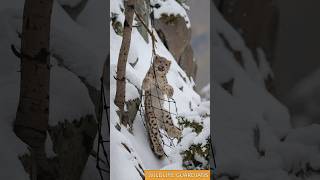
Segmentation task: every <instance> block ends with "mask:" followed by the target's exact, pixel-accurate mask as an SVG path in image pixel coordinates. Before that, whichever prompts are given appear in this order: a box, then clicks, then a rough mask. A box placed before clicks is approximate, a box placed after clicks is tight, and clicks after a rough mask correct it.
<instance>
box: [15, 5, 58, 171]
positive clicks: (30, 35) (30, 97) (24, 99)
mask: <svg viewBox="0 0 320 180" xmlns="http://www.w3.org/2000/svg"><path fill="white" fill-rule="evenodd" d="M52 6H53V1H52V0H46V1H43V0H26V2H25V6H24V15H23V28H22V38H21V46H22V48H21V79H20V101H19V106H18V110H17V115H16V120H15V122H14V131H15V133H16V135H17V136H18V137H19V138H20V139H21V140H22V141H24V142H25V143H26V144H28V145H29V146H30V147H31V149H32V155H33V156H34V158H35V161H36V166H37V167H38V168H37V169H38V171H41V167H43V166H45V164H46V161H45V158H46V155H45V151H44V143H45V139H46V131H47V127H48V120H49V83H50V63H49V57H50V56H49V38H50V24H51V13H52ZM40 14H41V15H40ZM36 173H37V174H38V172H36ZM32 175H33V176H37V175H36V174H32Z"/></svg>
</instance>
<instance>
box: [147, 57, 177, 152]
mask: <svg viewBox="0 0 320 180" xmlns="http://www.w3.org/2000/svg"><path fill="white" fill-rule="evenodd" d="M170 65H171V61H169V60H167V59H166V58H164V57H161V56H158V55H157V56H155V58H154V61H153V64H152V65H151V67H150V69H149V71H148V72H147V74H146V76H145V78H144V80H143V83H142V89H143V90H144V92H145V96H144V107H145V120H146V124H147V128H148V133H149V139H150V145H151V149H152V150H153V152H154V154H155V155H156V156H157V157H158V158H162V157H163V156H164V155H165V152H164V150H163V147H162V139H161V136H160V129H163V130H165V131H166V132H167V135H168V136H170V137H172V138H179V137H180V136H181V130H180V129H179V128H178V127H176V126H175V125H174V124H173V122H172V118H171V114H170V113H169V112H168V111H167V110H165V109H164V108H163V101H164V98H165V95H167V97H168V98H171V97H172V95H173V88H172V86H170V85H169V84H168V81H167V77H166V75H167V73H168V71H169V68H170Z"/></svg>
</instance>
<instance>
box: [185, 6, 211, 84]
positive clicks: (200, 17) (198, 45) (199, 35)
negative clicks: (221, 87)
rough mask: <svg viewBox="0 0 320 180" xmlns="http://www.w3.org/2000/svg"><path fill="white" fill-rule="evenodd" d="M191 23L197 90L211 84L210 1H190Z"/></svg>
mask: <svg viewBox="0 0 320 180" xmlns="http://www.w3.org/2000/svg"><path fill="white" fill-rule="evenodd" d="M187 4H188V5H189V6H190V11H188V13H189V17H190V21H191V29H192V37H191V45H192V47H193V51H194V57H195V59H196V61H197V65H198V68H197V75H196V79H195V81H196V84H197V85H196V90H201V89H202V88H203V87H204V86H205V85H207V84H208V83H209V82H210V1H209V0H188V1H187Z"/></svg>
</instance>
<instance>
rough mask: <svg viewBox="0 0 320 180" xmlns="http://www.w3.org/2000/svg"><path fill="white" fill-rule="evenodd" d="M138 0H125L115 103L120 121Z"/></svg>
mask: <svg viewBox="0 0 320 180" xmlns="http://www.w3.org/2000/svg"><path fill="white" fill-rule="evenodd" d="M135 3H136V0H127V1H125V21H124V28H123V39H122V44H121V48H120V53H119V58H118V66H117V89H116V97H115V100H114V103H115V105H116V106H118V108H119V113H118V114H119V116H120V122H121V123H122V122H123V121H124V117H125V116H124V102H125V92H126V84H125V83H126V79H125V76H126V65H127V60H128V53H129V48H130V41H131V32H132V23H133V16H134V8H135V7H134V6H135Z"/></svg>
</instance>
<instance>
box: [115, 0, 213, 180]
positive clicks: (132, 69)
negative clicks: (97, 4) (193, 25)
mask: <svg viewBox="0 0 320 180" xmlns="http://www.w3.org/2000/svg"><path fill="white" fill-rule="evenodd" d="M157 2H159V3H163V4H161V7H162V8H159V9H158V10H157V11H156V12H155V16H156V17H160V15H161V14H162V13H168V14H170V13H174V14H177V13H181V15H182V17H185V20H186V23H187V24H189V23H190V22H189V19H188V17H187V14H186V12H185V10H184V9H183V7H182V6H180V5H179V4H178V3H177V2H176V1H174V0H170V1H166V2H162V1H157ZM152 3H155V1H154V2H152ZM168 5H170V6H168ZM120 7H123V4H122V3H121V1H118V0H111V13H117V14H118V21H120V22H123V19H124V16H123V13H122V12H121V11H120ZM169 7H170V8H169ZM188 26H189V25H188ZM150 29H152V27H151V26H150ZM154 32H155V31H154ZM155 35H156V39H157V43H156V53H157V54H158V55H160V56H163V57H165V58H167V59H168V60H170V61H171V62H172V63H171V67H170V70H169V73H168V75H167V78H168V82H169V84H170V85H171V86H173V88H174V95H173V99H174V100H175V101H176V103H177V112H176V111H175V107H174V105H173V104H171V106H170V111H171V112H174V113H178V115H185V116H187V117H192V116H194V117H199V116H200V114H201V113H203V111H206V112H207V113H208V114H209V109H210V107H209V106H208V105H207V106H204V105H201V104H203V102H201V98H200V96H199V95H198V94H197V93H196V92H195V91H194V90H193V87H194V82H193V80H192V79H189V78H188V77H187V75H186V73H185V72H184V71H183V70H182V69H181V68H180V67H179V65H178V64H177V63H176V61H175V59H174V58H173V56H172V54H171V53H170V52H169V51H168V50H167V49H166V47H165V46H164V45H163V43H162V42H161V40H160V38H159V37H158V36H157V34H155ZM121 41H122V37H121V36H119V35H117V34H116V33H115V31H114V29H113V28H112V26H110V44H111V49H110V52H111V58H110V61H111V62H110V63H111V67H110V73H111V75H110V77H111V79H110V82H111V83H110V90H111V91H110V105H111V111H110V116H111V147H112V148H111V179H114V180H125V179H132V180H136V179H140V176H139V173H138V171H137V169H139V167H138V168H137V164H140V165H141V167H142V168H143V169H182V168H183V167H182V158H181V155H180V154H179V152H180V151H181V150H183V148H187V147H188V146H189V145H190V144H193V143H194V142H196V141H199V142H202V141H204V140H205V137H207V136H209V133H210V130H209V127H210V124H209V123H210V118H206V119H205V120H203V121H204V122H205V123H206V124H205V126H206V128H204V130H203V134H201V135H199V136H197V135H196V134H194V133H190V132H188V130H187V129H185V131H184V132H183V134H184V138H185V139H184V141H182V142H181V143H177V140H174V144H175V145H174V146H173V147H171V148H168V147H165V152H166V154H167V156H168V157H167V158H165V159H163V160H159V159H157V158H156V157H155V156H154V154H153V152H152V151H151V148H150V145H149V140H148V134H147V130H146V128H145V126H144V124H143V119H141V116H140V114H139V113H138V114H137V116H136V118H135V121H134V125H133V133H130V132H129V131H128V130H127V128H126V127H123V126H122V127H121V131H120V132H119V131H118V130H116V129H115V126H116V124H119V118H118V116H117V114H116V112H115V111H116V110H117V107H116V106H115V105H114V97H115V93H116V92H115V89H116V80H115V79H114V78H113V77H114V76H116V66H117V60H118V54H119V49H120V46H121ZM149 42H150V43H147V42H146V41H145V40H144V39H143V38H142V36H141V35H140V33H139V31H138V30H137V29H136V28H133V31H132V37H131V46H130V51H129V57H128V64H127V71H126V74H127V76H126V77H127V79H128V81H127V83H126V100H132V99H134V98H138V97H139V92H138V90H137V88H136V87H138V88H139V89H140V87H141V85H142V81H143V79H144V77H145V74H146V73H147V71H148V70H149V68H150V65H151V60H152V44H151V38H150V37H149ZM137 59H138V61H137V63H136V65H135V66H132V65H130V63H134V62H136V60H137ZM207 104H208V103H207ZM165 107H166V108H167V109H168V110H169V104H168V103H167V104H165ZM173 119H174V122H175V124H177V119H176V117H173ZM195 119H196V118H195ZM193 138H195V139H194V142H193V141H192V140H193ZM123 143H124V144H126V145H127V146H128V147H129V148H130V152H128V151H127V150H126V149H125V148H124V146H123ZM140 170H141V169H140ZM124 171H125V172H126V173H123V172H124Z"/></svg>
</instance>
